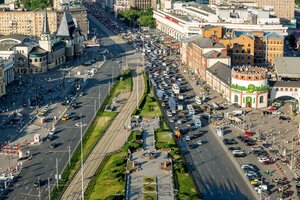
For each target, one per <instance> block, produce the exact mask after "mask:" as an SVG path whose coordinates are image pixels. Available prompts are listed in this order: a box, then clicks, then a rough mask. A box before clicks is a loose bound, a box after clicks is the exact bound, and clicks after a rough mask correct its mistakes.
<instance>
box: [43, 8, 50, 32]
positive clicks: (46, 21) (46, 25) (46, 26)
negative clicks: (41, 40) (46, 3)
mask: <svg viewBox="0 0 300 200" xmlns="http://www.w3.org/2000/svg"><path fill="white" fill-rule="evenodd" d="M43 34H50V29H49V24H48V15H47V11H46V14H45V17H44V24H43Z"/></svg>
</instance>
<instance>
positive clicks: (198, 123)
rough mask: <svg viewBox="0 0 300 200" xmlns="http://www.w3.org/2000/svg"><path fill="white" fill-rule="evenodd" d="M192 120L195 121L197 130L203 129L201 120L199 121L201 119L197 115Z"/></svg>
mask: <svg viewBox="0 0 300 200" xmlns="http://www.w3.org/2000/svg"><path fill="white" fill-rule="evenodd" d="M192 120H193V122H194V124H195V126H196V128H201V127H202V123H201V120H200V119H199V117H197V116H196V115H193V117H192Z"/></svg>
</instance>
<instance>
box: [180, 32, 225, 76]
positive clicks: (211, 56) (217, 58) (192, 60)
mask: <svg viewBox="0 0 300 200" xmlns="http://www.w3.org/2000/svg"><path fill="white" fill-rule="evenodd" d="M187 51H188V53H187V55H186V56H187V58H186V59H187V60H188V66H189V67H190V69H191V70H192V71H193V72H194V73H195V74H197V75H198V76H199V77H201V78H202V79H204V80H205V79H206V69H208V68H210V67H211V66H212V65H214V64H215V63H217V62H221V63H224V64H226V65H231V63H230V57H228V56H227V50H226V48H225V47H224V46H223V45H222V44H220V43H217V42H216V41H214V40H213V39H212V38H204V39H202V40H200V39H199V40H196V41H194V42H192V43H190V44H189V45H188V46H187Z"/></svg>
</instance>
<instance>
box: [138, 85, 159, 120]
mask: <svg viewBox="0 0 300 200" xmlns="http://www.w3.org/2000/svg"><path fill="white" fill-rule="evenodd" d="M143 103H144V104H143ZM143 103H142V104H143V107H142V109H141V112H140V115H142V116H144V117H154V116H161V115H162V114H161V111H160V108H159V106H158V103H157V101H156V99H155V98H154V95H153V91H152V90H151V92H150V93H149V94H147V95H146V99H145V102H143Z"/></svg>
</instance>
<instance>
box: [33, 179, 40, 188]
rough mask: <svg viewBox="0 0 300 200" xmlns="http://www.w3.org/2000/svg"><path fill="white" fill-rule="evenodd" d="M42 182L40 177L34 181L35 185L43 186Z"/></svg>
mask: <svg viewBox="0 0 300 200" xmlns="http://www.w3.org/2000/svg"><path fill="white" fill-rule="evenodd" d="M41 183H42V181H41V180H40V179H38V180H37V181H36V182H34V183H33V186H34V187H41Z"/></svg>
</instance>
